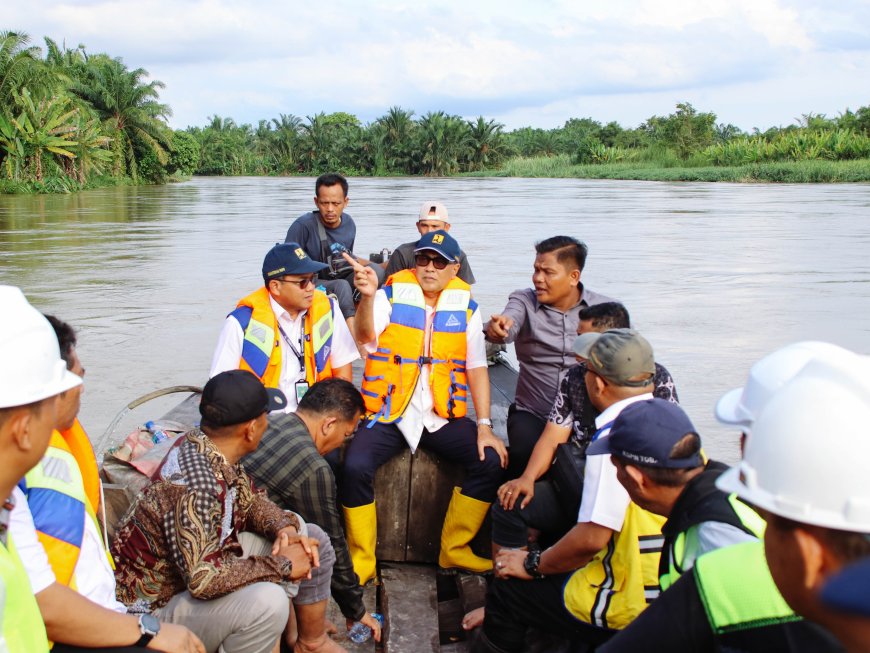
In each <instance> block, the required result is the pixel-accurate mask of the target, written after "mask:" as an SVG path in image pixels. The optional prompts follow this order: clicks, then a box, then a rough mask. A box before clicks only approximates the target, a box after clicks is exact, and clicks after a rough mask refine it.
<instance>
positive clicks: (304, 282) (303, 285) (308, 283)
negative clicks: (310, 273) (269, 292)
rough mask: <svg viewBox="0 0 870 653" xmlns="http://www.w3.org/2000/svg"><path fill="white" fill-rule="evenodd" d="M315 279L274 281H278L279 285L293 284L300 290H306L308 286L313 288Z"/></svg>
mask: <svg viewBox="0 0 870 653" xmlns="http://www.w3.org/2000/svg"><path fill="white" fill-rule="evenodd" d="M315 280H316V277H305V278H304V279H275V281H279V282H281V283H295V284H296V285H297V286H299V288H300V290H301V289H302V288H307V287H308V286H313V285H314V282H315Z"/></svg>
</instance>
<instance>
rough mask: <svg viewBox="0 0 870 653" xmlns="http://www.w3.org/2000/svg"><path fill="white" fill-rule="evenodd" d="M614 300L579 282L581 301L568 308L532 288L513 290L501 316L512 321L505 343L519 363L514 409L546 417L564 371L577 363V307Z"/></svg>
mask: <svg viewBox="0 0 870 653" xmlns="http://www.w3.org/2000/svg"><path fill="white" fill-rule="evenodd" d="M612 301H615V300H613V299H611V298H610V297H606V296H604V295H600V294H598V293H597V292H593V291H592V290H589V289H588V288H586V287H584V286H583V284H580V301H579V302H577V303H576V304H575V305H574V306H572V307H571V308H569V309H568V310H567V311H560V310H559V309H557V308H553V307H552V306H547V305H545V304H541V303H540V302H539V301H538V298H537V296H536V295H535V291H534V289H533V288H524V289H523V290H515V291H514V292H512V293H511V294H510V296H509V297H508V303H507V306H505V307H504V310H503V311H502V314H503V315H506V316H507V317H509V318H511V319H513V321H514V324H513V326H512V327H511V328H510V331H509V332H508V336H507V338H505V340H504V342H513V343H514V346H515V347H516V351H517V360H519V362H520V376H519V379H518V380H517V393H516V399H515V400H514V401H515V403H516V406H517V408H519V409H520V410H525V411H528V412H530V413H532V414H534V415H537V416H538V417H540V418H541V419H542V420H546V419H547V417H548V415H549V414H550V409H551V408H552V407H553V401H554V400H555V398H556V393H557V391H558V390H559V382H560V381H561V380H562V377H563V376H564V374H565V372H566V370H568V368H570V367H571V366H572V365H575V364H576V362H577V361H576V360H575V359H574V338H576V337H577V325H578V324H579V323H580V317H579V313H580V309H582V308H584V307H586V306H593V305H594V304H603V303H604V302H612Z"/></svg>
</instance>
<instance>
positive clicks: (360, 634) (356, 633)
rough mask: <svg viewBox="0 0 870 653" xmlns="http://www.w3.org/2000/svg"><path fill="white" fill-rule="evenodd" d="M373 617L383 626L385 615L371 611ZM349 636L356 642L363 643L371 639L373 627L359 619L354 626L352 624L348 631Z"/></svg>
mask: <svg viewBox="0 0 870 653" xmlns="http://www.w3.org/2000/svg"><path fill="white" fill-rule="evenodd" d="M371 615H372V617H374V618H375V619H377V621H378V623H379V624H380V625H381V628H383V626H384V616H383V615H382V614H379V613H377V612H372V613H371ZM347 636H348V638H350V641H352V642H353V643H354V644H362V643H363V642H367V641H369V639H371V636H372V629H371V628H369V627H368V626H366V625H365V624H364V623H363V622H362V621H357V622H356V623H355V624H354V625H353V626H351V628H350V630H349V631H348V633H347Z"/></svg>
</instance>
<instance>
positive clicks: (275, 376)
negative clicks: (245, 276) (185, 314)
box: [230, 288, 334, 388]
mask: <svg viewBox="0 0 870 653" xmlns="http://www.w3.org/2000/svg"><path fill="white" fill-rule="evenodd" d="M269 297H270V296H269V291H268V290H266V288H260V289H259V290H256V291H254V292H252V293H251V294H250V295H248V296H247V297H243V298H242V299H241V300H240V301H239V303H238V305H237V306H236V310H234V311H233V312H232V313H230V315H231V316H233V317H234V318H236V320H238V322H239V324H240V325H241V327H242V332H243V333H244V340H243V342H242V357H241V359H240V360H239V369H242V370H248V371H249V372H253V373H254V374H256V375H257V376H258V377H259V378H260V380H261V381H262V382H263V385H265V386H266V387H269V388H277V387H278V383H279V380H280V378H281V347H280V345H279V344H278V338H279V337H280V332H279V330H278V318H277V317H275V312H274V311H273V310H272V303H271V301H270V300H269ZM302 328H303V331H304V334H305V337H304V338H303V340H304V342H303V357H304V361H305V380H306V381H307V382H308V383H309V385H311V384H314V383H315V382H317V381H319V380H320V379H328V378H329V377H331V376H332V363H331V359H330V355H329V354H330V352H331V351H332V334H333V329H334V325H333V321H332V300H331V299H330V298H329V297H327V296H326V295H325V294H324V293H323V292H321V291H319V290H315V291H314V301H313V302H312V304H311V307H310V308H309V309H308V311H307V312H306V314H305V321H304V324H303V327H302Z"/></svg>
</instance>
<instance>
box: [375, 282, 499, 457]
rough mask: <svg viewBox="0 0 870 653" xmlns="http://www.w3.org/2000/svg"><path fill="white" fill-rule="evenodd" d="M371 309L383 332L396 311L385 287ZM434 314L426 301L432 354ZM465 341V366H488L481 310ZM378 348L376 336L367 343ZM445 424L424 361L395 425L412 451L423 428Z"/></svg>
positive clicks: (379, 331) (471, 322) (470, 322)
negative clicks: (404, 407) (430, 386)
mask: <svg viewBox="0 0 870 653" xmlns="http://www.w3.org/2000/svg"><path fill="white" fill-rule="evenodd" d="M372 310H373V313H374V315H373V318H374V327H375V333H376V334H377V335H378V336H380V335H381V334H382V333H383V332H384V329H386V328H387V325H388V324H389V323H390V316H391V315H392V314H393V305H392V304H391V303H390V300H389V299H388V298H387V293H386V292H385V291H384V290H383V289H381V290H378V292H377V293H375V301H374V307H373V309H372ZM434 315H435V308H434V307H433V306H429V305H428V304H427V305H426V336H425V337H424V338H423V342H425V343H426V345H425V351H424V352H423V356H428V355H429V344H430V342H431V340H432V319H433V317H434ZM465 343H466V347H467V351H466V356H465V369H466V370H473V369H475V368H478V367H486V365H487V363H486V342H485V341H484V339H483V322H482V321H481V319H480V310H475V311H474V312H473V313H472V314H471V318H470V319H469V320H468V325H467V328H466V329H465ZM376 348H377V340H373V341H372V342H369V343H366V345H365V349H366V351H367V352H369V353H371V352H373V351H375V349H376ZM470 394H471V393H470V392H469V395H470ZM475 408H476V406H475ZM445 424H447V420H446V419H444V418H443V417H441V416H440V415H436V414H435V407H434V403H433V401H432V392H431V390H430V389H429V365H424V366H423V367H422V369H421V370H420V376H419V377H418V378H417V385H416V386H415V387H414V394H413V395H412V396H411V401H410V403H409V404H408V407H407V408H406V409H405V412H404V413H403V414H402V419H401V420H399V423H398V424H396V426H397V427H398V429H399V431H400V432H401V433H402V435H403V436H404V437H405V441H406V442H407V443H408V446H409V447H411V451H412V452H414V451H416V450H417V445H419V444H420V438H421V437H423V429H426V430H427V431H429V432H430V433H432V432H434V431H437V430H438V429H440V428H441V427H442V426H444V425H445Z"/></svg>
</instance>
